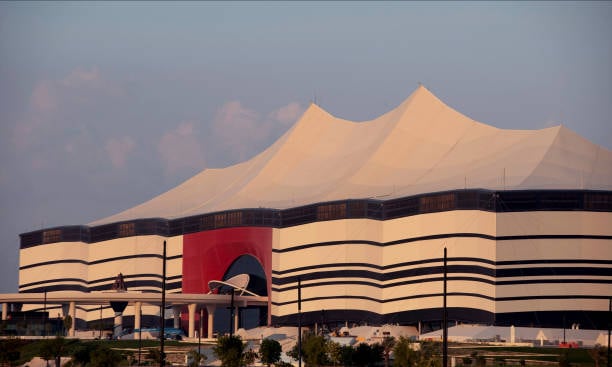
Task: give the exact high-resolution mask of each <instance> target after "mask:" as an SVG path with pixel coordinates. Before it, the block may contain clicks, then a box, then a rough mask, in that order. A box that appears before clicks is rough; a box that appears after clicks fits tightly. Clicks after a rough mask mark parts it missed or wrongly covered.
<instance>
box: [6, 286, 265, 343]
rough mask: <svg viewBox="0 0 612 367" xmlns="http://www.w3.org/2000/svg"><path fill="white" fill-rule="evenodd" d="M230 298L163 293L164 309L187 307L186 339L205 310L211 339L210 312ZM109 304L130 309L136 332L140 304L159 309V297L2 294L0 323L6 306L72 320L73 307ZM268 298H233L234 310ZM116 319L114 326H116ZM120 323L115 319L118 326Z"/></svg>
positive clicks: (110, 293)
mask: <svg viewBox="0 0 612 367" xmlns="http://www.w3.org/2000/svg"><path fill="white" fill-rule="evenodd" d="M231 297H232V296H231V295H229V294H193V293H166V305H168V306H184V305H186V306H187V310H188V314H189V327H188V335H189V337H190V338H193V337H194V336H195V313H196V309H197V308H198V306H199V307H202V306H204V307H206V310H207V311H208V330H207V336H208V337H209V338H210V337H212V325H213V322H214V311H215V309H216V307H217V306H222V305H223V306H229V305H230V304H231ZM111 302H123V303H125V304H127V305H129V306H132V307H134V329H137V330H139V329H140V317H141V311H140V310H141V307H142V305H143V304H148V305H157V306H160V305H161V293H140V292H130V291H104V292H90V293H84V292H75V291H58V292H50V293H4V294H0V303H2V320H6V319H7V317H8V305H9V304H10V303H20V304H44V303H46V304H62V305H65V304H68V315H70V317H72V319H73V320H76V305H77V304H80V305H108V304H110V303H111ZM267 305H268V297H261V296H252V295H248V296H245V295H234V307H236V308H238V307H247V306H267ZM173 309H174V310H175V311H174V312H175V313H174V317H175V320H177V319H178V311H177V308H176V307H173ZM234 315H235V316H234V317H235V318H237V317H238V313H237V312H236V313H234ZM117 317H121V316H120V315H116V317H115V324H117ZM120 320H121V319H120V318H119V323H120V322H121V321H120ZM74 325H75V322H73V323H72V326H71V327H70V330H69V331H68V335H69V336H74V335H75V326H74ZM237 325H238V322H237V320H234V327H237Z"/></svg>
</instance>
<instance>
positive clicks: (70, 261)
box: [19, 254, 183, 270]
mask: <svg viewBox="0 0 612 367" xmlns="http://www.w3.org/2000/svg"><path fill="white" fill-rule="evenodd" d="M143 258H155V259H160V260H161V259H162V258H163V256H162V255H159V254H136V255H126V256H116V257H109V258H106V259H101V260H95V261H85V260H81V259H60V260H52V261H44V262H39V263H34V264H30V265H24V266H20V267H19V270H25V269H30V268H35V267H39V266H46V265H56V264H83V265H98V264H104V263H108V262H113V261H121V260H129V259H143ZM182 258H183V255H175V256H167V257H166V261H170V260H177V259H182Z"/></svg>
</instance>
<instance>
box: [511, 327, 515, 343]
mask: <svg viewBox="0 0 612 367" xmlns="http://www.w3.org/2000/svg"><path fill="white" fill-rule="evenodd" d="M510 343H512V344H514V343H516V330H515V328H514V325H512V326H510Z"/></svg>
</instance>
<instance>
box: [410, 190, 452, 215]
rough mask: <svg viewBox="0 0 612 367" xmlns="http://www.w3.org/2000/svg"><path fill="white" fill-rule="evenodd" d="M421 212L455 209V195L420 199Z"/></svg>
mask: <svg viewBox="0 0 612 367" xmlns="http://www.w3.org/2000/svg"><path fill="white" fill-rule="evenodd" d="M419 208H420V210H421V212H433V211H439V210H450V209H454V208H455V194H454V193H448V194H442V195H434V196H423V197H421V198H420V199H419Z"/></svg>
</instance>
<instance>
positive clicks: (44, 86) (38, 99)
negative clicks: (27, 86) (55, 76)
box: [30, 80, 58, 112]
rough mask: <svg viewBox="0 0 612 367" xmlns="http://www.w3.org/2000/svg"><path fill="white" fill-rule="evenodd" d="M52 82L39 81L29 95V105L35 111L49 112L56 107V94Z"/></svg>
mask: <svg viewBox="0 0 612 367" xmlns="http://www.w3.org/2000/svg"><path fill="white" fill-rule="evenodd" d="M56 93H57V92H56V90H55V86H54V85H53V82H51V81H49V80H43V81H41V82H39V83H38V84H37V85H36V86H35V87H34V91H33V92H32V96H31V97H30V106H31V107H32V109H34V110H35V111H40V112H51V111H54V110H55V109H56V108H57V103H58V101H57V95H56Z"/></svg>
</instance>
